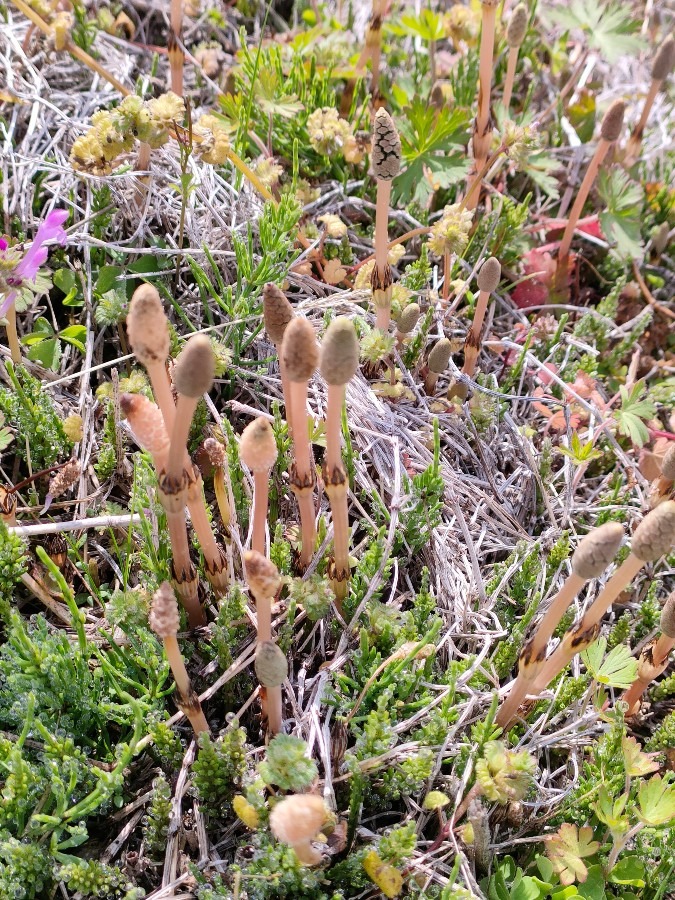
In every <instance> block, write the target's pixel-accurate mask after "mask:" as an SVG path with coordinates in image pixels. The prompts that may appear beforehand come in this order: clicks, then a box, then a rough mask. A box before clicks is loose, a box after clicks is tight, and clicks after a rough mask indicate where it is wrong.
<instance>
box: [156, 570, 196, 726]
mask: <svg viewBox="0 0 675 900" xmlns="http://www.w3.org/2000/svg"><path fill="white" fill-rule="evenodd" d="M179 624H180V620H179V617H178V604H177V603H176V597H175V595H174V593H173V590H172V588H171V585H170V584H169V582H168V581H164V582H162V584H160V586H159V588H158V589H157V590H156V591H155V594H154V596H153V598H152V607H151V609H150V628H151V629H152V630H153V631H154V632H155V634H156V635H157V637H159V638H161V639H162V643H163V644H164V653H165V655H166V658H167V662H168V663H169V665H170V666H171V671H172V673H173V677H174V680H175V682H176V690H177V700H176V704H177V706H178V708H179V709H180V710H181V712H183V713H185V715H186V716H187V717H188V719H189V720H190V725H192V729H193V731H194V733H195V734H196V735H199V734H200V733H201V732H202V731H205V732H206V733H207V734H208V733H209V726H208V723H207V721H206V719H205V717H204V713H203V712H202V706H201V703H200V702H199V697H198V696H197V694H196V693H195V692H194V690H193V688H192V684H191V682H190V676H189V675H188V673H187V670H186V668H185V663H184V662H183V657H182V656H181V652H180V648H179V646H178V640H177V638H176V635H177V633H178V627H179Z"/></svg>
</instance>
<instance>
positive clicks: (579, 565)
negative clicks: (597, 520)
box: [572, 522, 624, 581]
mask: <svg viewBox="0 0 675 900" xmlns="http://www.w3.org/2000/svg"><path fill="white" fill-rule="evenodd" d="M623 537H624V532H623V526H622V525H620V524H619V523H618V522H605V524H604V525H600V527H599V528H594V529H593V531H589V533H588V534H587V535H586V537H585V538H582V540H581V541H580V542H579V546H578V547H577V549H576V550H575V551H574V553H573V554H572V571H573V572H574V574H575V575H578V576H579V578H583V579H584V580H585V581H588V580H589V579H590V578H597V577H598V576H599V575H602V573H603V572H604V571H605V569H606V568H607V566H608V565H609V564H610V563H611V561H612V560H613V559H614V557H615V556H616V553H617V550H618V549H619V547H620V546H621V542H622V541H623Z"/></svg>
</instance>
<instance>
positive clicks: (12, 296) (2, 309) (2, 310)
mask: <svg viewBox="0 0 675 900" xmlns="http://www.w3.org/2000/svg"><path fill="white" fill-rule="evenodd" d="M14 300H16V291H10V292H9V294H7V296H6V297H3V299H2V303H0V319H2V318H4V317H5V314H6V312H7V310H8V309H9V308H10V306H11V305H12V303H13V301H14Z"/></svg>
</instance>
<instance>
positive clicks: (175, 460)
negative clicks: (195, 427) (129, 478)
mask: <svg viewBox="0 0 675 900" xmlns="http://www.w3.org/2000/svg"><path fill="white" fill-rule="evenodd" d="M214 374H215V359H214V356H213V349H212V347H211V342H210V341H209V339H208V338H207V337H206V335H203V334H196V335H194V337H191V338H190V340H189V341H188V342H187V343H186V344H185V346H184V347H183V349H182V351H181V353H180V355H179V357H178V359H177V360H176V365H175V367H174V370H173V383H174V387H175V388H176V390H177V391H178V402H177V404H176V414H175V418H174V423H173V428H172V429H171V449H170V450H169V461H168V463H167V467H166V472H167V476H168V477H169V478H171V479H176V480H179V479H180V478H181V477H182V473H183V471H184V468H185V462H184V461H185V454H186V452H187V441H188V435H189V434H190V425H191V424H192V417H193V416H194V414H195V410H196V409H197V404H198V403H199V400H200V399H201V398H202V397H203V396H204V394H206V393H208V392H209V391H210V390H211V387H212V385H213V378H214Z"/></svg>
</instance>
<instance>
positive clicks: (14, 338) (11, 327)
mask: <svg viewBox="0 0 675 900" xmlns="http://www.w3.org/2000/svg"><path fill="white" fill-rule="evenodd" d="M5 319H6V320H7V324H6V326H5V328H6V330H7V344H8V345H9V349H10V353H11V354H12V362H13V363H14V364H15V365H20V364H21V344H20V343H19V335H18V334H17V331H16V304H15V303H14V301H13V300H12V302H11V303H10V304H9V306H8V307H7V311H6V312H5Z"/></svg>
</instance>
